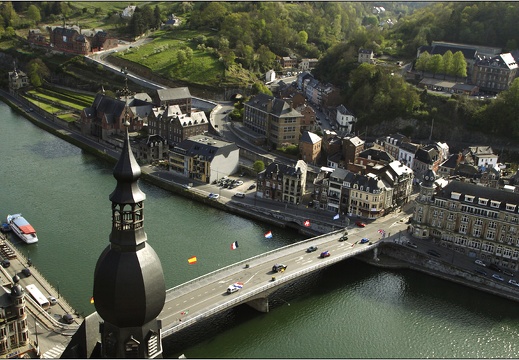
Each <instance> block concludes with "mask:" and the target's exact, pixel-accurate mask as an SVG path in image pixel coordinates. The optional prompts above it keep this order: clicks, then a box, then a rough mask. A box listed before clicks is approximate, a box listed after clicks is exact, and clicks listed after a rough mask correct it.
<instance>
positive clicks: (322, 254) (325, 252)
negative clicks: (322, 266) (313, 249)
mask: <svg viewBox="0 0 519 360" xmlns="http://www.w3.org/2000/svg"><path fill="white" fill-rule="evenodd" d="M328 256H330V252H329V251H328V250H326V251H323V252H322V253H321V255H319V257H320V258H321V259H324V258H326V257H328Z"/></svg>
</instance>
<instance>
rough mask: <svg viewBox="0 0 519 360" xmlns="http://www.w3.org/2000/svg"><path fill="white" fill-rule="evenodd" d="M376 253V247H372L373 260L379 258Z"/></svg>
mask: <svg viewBox="0 0 519 360" xmlns="http://www.w3.org/2000/svg"><path fill="white" fill-rule="evenodd" d="M377 255H378V247H376V248H374V249H373V260H375V261H379V258H378V256H377Z"/></svg>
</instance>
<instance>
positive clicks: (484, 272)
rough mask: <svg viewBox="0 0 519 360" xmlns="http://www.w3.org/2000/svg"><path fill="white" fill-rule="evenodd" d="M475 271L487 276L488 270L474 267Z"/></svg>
mask: <svg viewBox="0 0 519 360" xmlns="http://www.w3.org/2000/svg"><path fill="white" fill-rule="evenodd" d="M474 272H475V273H476V274H479V275H483V276H487V272H486V271H483V270H481V269H474Z"/></svg>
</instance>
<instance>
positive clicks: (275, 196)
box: [256, 160, 307, 204]
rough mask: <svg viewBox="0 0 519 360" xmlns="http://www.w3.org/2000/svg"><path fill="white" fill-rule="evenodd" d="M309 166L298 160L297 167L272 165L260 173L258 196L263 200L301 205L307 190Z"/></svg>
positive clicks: (274, 163)
mask: <svg viewBox="0 0 519 360" xmlns="http://www.w3.org/2000/svg"><path fill="white" fill-rule="evenodd" d="M306 171H307V165H306V163H305V162H304V161H303V160H298V161H297V163H296V165H295V166H290V165H285V164H279V163H276V162H273V163H270V164H269V165H268V166H267V167H266V168H265V169H264V170H263V171H261V172H260V173H258V180H257V188H256V196H257V197H260V198H263V199H271V200H276V201H282V202H286V203H290V204H301V203H302V201H303V195H304V194H305V190H306Z"/></svg>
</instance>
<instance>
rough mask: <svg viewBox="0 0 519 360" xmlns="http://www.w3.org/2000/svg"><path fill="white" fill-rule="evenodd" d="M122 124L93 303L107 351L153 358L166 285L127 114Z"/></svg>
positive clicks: (157, 350) (113, 355) (158, 351)
mask: <svg viewBox="0 0 519 360" xmlns="http://www.w3.org/2000/svg"><path fill="white" fill-rule="evenodd" d="M126 115H128V104H126ZM124 125H125V127H126V129H125V139H124V145H123V150H122V152H121V156H120V157H119V160H118V162H117V164H116V165H115V167H114V172H113V175H114V177H115V179H116V180H117V186H116V188H115V190H114V191H113V192H112V194H110V201H111V202H112V232H111V233H110V244H109V245H108V247H107V248H106V249H105V250H104V251H103V253H102V254H101V256H100V257H99V260H98V261H97V265H96V269H95V273H94V304H95V308H96V310H97V312H98V314H99V315H100V316H101V318H102V319H103V320H104V323H103V325H102V326H101V330H100V332H101V343H102V356H103V357H108V358H120V357H126V358H151V357H157V356H160V354H161V352H162V346H161V341H160V327H159V324H158V322H157V319H156V318H157V316H158V315H159V314H160V312H161V311H162V308H163V307H164V302H165V299H166V288H165V284H164V273H163V271H162V265H161V263H160V259H159V257H158V256H157V254H156V252H155V251H154V250H153V248H152V247H151V246H150V245H148V244H147V242H146V240H147V236H146V233H145V232H144V205H143V201H144V200H145V199H146V195H145V194H144V193H143V192H142V191H141V189H140V188H139V186H138V183H137V182H138V180H139V177H140V175H141V170H140V167H139V164H138V163H137V161H136V160H135V157H134V156H133V153H132V150H131V147H130V140H129V134H128V126H129V125H130V124H129V122H128V116H126V119H125V124H124Z"/></svg>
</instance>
